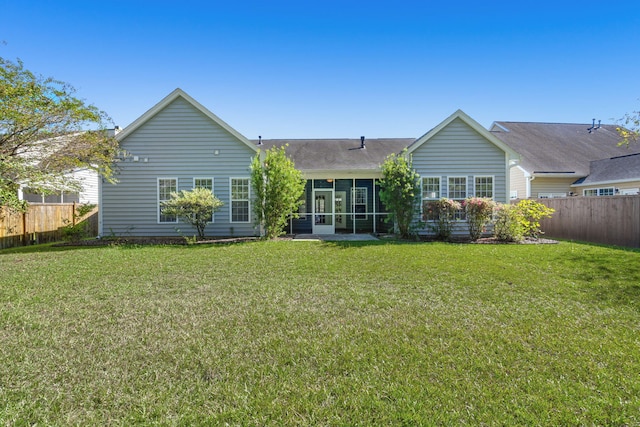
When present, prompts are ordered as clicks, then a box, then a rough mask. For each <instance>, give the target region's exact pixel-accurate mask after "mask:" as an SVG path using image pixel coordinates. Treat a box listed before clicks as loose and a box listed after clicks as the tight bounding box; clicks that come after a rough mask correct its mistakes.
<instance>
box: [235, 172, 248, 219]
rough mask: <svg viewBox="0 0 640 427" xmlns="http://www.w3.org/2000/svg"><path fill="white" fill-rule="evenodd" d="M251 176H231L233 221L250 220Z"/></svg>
mask: <svg viewBox="0 0 640 427" xmlns="http://www.w3.org/2000/svg"><path fill="white" fill-rule="evenodd" d="M249 197H250V194H249V178H231V222H249V212H250V210H251V207H250V200H249Z"/></svg>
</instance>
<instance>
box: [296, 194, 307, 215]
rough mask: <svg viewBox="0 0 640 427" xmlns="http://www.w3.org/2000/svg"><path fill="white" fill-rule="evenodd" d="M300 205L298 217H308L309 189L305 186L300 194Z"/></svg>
mask: <svg viewBox="0 0 640 427" xmlns="http://www.w3.org/2000/svg"><path fill="white" fill-rule="evenodd" d="M300 201H301V202H302V203H300V206H298V218H299V219H307V189H306V188H305V189H304V191H303V192H302V196H300Z"/></svg>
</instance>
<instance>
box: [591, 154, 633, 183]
mask: <svg viewBox="0 0 640 427" xmlns="http://www.w3.org/2000/svg"><path fill="white" fill-rule="evenodd" d="M636 180H640V153H636V154H629V155H627V156H618V157H612V158H609V159H601V160H595V161H593V162H591V174H589V176H588V177H586V178H585V179H584V180H583V181H582V182H581V183H580V185H593V184H599V183H606V182H624V181H636Z"/></svg>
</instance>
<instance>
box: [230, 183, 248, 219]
mask: <svg viewBox="0 0 640 427" xmlns="http://www.w3.org/2000/svg"><path fill="white" fill-rule="evenodd" d="M234 179H243V180H247V183H248V190H249V191H248V193H249V194H248V199H234V198H233V180H234ZM245 200H246V201H248V202H249V203H248V210H249V212H248V215H247V221H234V220H233V202H234V201H245ZM229 222H230V223H232V224H249V223H251V178H250V177H248V176H231V177H229Z"/></svg>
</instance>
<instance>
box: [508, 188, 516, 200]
mask: <svg viewBox="0 0 640 427" xmlns="http://www.w3.org/2000/svg"><path fill="white" fill-rule="evenodd" d="M509 198H510V199H517V198H518V190H511V193H510V195H509Z"/></svg>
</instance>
